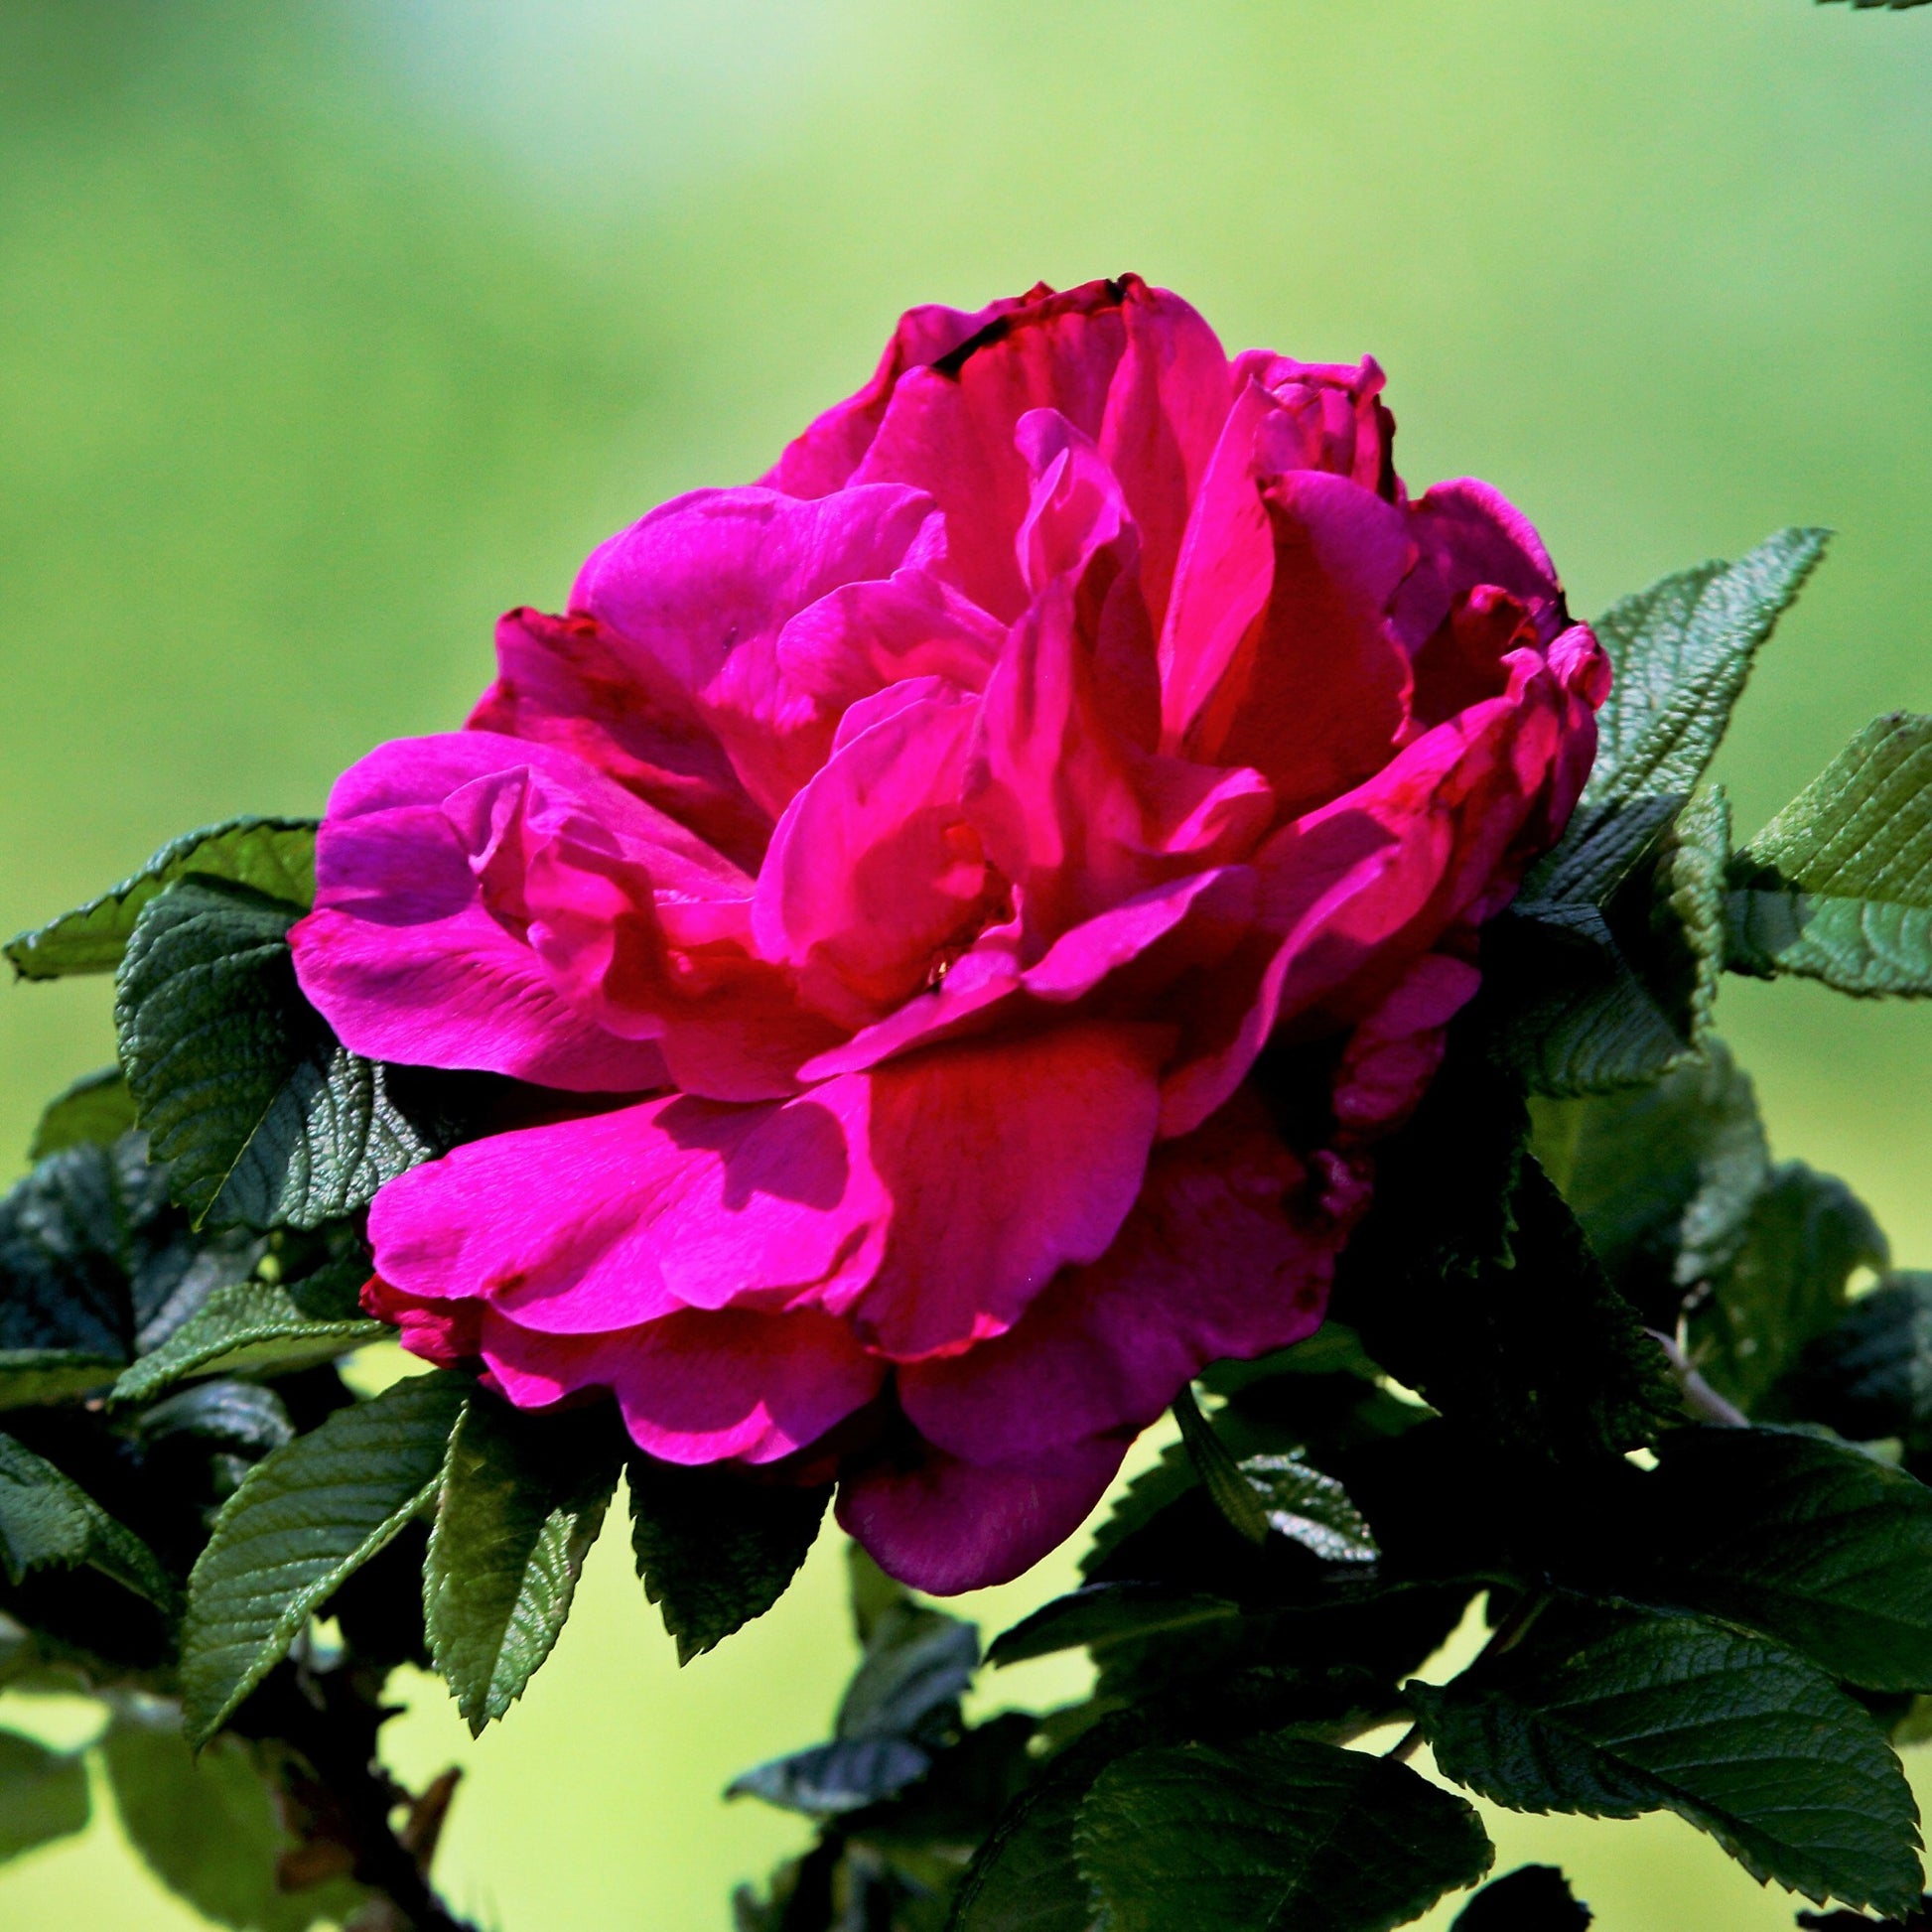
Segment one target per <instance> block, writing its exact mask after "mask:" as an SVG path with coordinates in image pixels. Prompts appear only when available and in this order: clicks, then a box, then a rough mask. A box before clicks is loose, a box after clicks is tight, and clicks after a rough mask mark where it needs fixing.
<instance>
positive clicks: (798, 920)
mask: <svg viewBox="0 0 1932 1932" xmlns="http://www.w3.org/2000/svg"><path fill="white" fill-rule="evenodd" d="M896 688H902V687H896ZM977 710H978V707H977V704H976V703H975V702H974V701H973V700H972V698H971V697H970V695H969V694H966V693H963V692H960V691H959V690H958V687H957V686H944V687H942V688H941V689H940V690H938V691H934V692H932V693H931V694H930V695H928V696H926V697H923V698H919V699H915V700H913V701H911V702H908V703H904V704H901V705H899V706H898V707H897V709H895V710H893V711H891V712H890V714H889V715H886V716H884V717H882V718H881V720H880V722H879V723H877V724H875V725H873V726H872V727H871V728H870V729H869V730H864V731H861V732H859V733H858V734H857V735H856V736H855V737H853V738H851V739H850V740H849V741H848V742H847V743H845V744H844V745H843V746H841V748H840V749H839V750H838V751H837V752H835V753H834V755H833V757H832V759H831V760H830V762H828V763H827V764H826V765H825V767H824V769H823V770H821V771H819V772H818V773H817V774H816V776H814V777H813V778H812V779H811V781H810V782H809V783H808V784H807V785H806V786H805V788H804V789H803V790H802V791H800V792H799V794H798V795H797V797H795V798H794V799H793V800H792V801H791V803H790V804H789V805H787V806H786V807H785V813H784V816H783V818H781V819H780V820H779V821H778V829H777V833H776V835H775V836H774V837H773V839H772V842H771V850H770V852H769V854H768V856H767V857H766V860H765V864H764V870H763V872H762V873H761V874H760V875H759V886H758V893H757V896H756V897H755V899H754V901H753V908H752V920H753V931H754V933H755V934H756V936H757V939H758V945H759V952H760V954H761V955H762V956H763V957H764V958H766V959H768V960H771V961H773V962H774V963H783V964H786V965H789V966H791V967H793V968H795V969H796V970H797V972H798V974H799V979H800V986H801V989H802V992H803V997H804V998H805V999H806V1000H807V1001H808V1002H809V1003H810V1004H811V1005H813V1006H815V1007H817V1008H819V1009H820V1010H821V1011H823V1012H825V1013H827V1014H829V1015H831V1016H832V1017H833V1018H835V1019H838V1020H840V1021H843V1022H845V1023H846V1024H848V1025H852V1026H863V1025H865V1024H867V1023H868V1022H871V1021H873V1020H876V1019H878V1018H879V1017H880V1016H881V1015H882V1014H883V1013H885V1012H887V1011H890V1010H891V1009H893V1008H894V1007H896V1006H897V1005H898V1004H899V1003H900V1002H902V1001H903V1000H906V999H908V998H909V997H910V996H911V995H913V994H914V993H917V992H918V991H920V990H921V989H922V988H923V987H925V986H926V985H927V984H929V983H930V982H931V980H932V979H933V977H934V975H935V973H936V972H938V971H939V970H940V969H942V968H943V967H945V966H949V965H950V964H951V957H952V954H951V953H949V950H948V949H949V948H951V949H955V951H957V950H964V948H965V947H967V946H969V945H970V944H971V943H972V941H973V940H974V939H975V938H976V937H977V935H978V932H979V929H980V927H981V926H982V925H984V924H985V923H986V920H987V917H988V915H989V913H990V912H991V911H992V910H993V909H994V908H993V903H992V902H993V900H994V899H996V898H1003V897H1004V895H1005V889H1004V886H1003V885H1002V884H1001V883H1000V882H999V881H997V880H995V879H993V878H992V877H991V875H990V874H989V871H988V868H987V864H986V858H985V853H984V850H983V849H982V847H981V844H980V839H979V835H978V833H977V832H975V831H974V830H973V828H972V827H971V826H970V825H969V824H968V823H967V822H966V818H965V813H964V811H963V809H962V808H961V805H960V785H961V780H962V778H963V776H964V773H965V768H966V757H967V750H968V747H969V745H970V743H971V739H972V734H973V728H974V724H975V721H976V715H977Z"/></svg>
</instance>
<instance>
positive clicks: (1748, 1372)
mask: <svg viewBox="0 0 1932 1932" xmlns="http://www.w3.org/2000/svg"><path fill="white" fill-rule="evenodd" d="M1888 1259H1889V1250H1888V1248H1887V1246H1886V1242H1885V1237H1884V1235H1883V1234H1882V1233H1881V1232H1880V1231H1879V1228H1878V1224H1877V1222H1876V1221H1874V1220H1873V1219H1872V1218H1871V1213H1870V1210H1869V1209H1868V1208H1867V1207H1866V1206H1865V1205H1864V1203H1863V1201H1862V1200H1860V1199H1859V1197H1858V1196H1857V1195H1856V1194H1855V1193H1853V1191H1852V1190H1851V1188H1849V1187H1848V1186H1846V1184H1845V1183H1844V1181H1842V1180H1837V1179H1834V1178H1833V1177H1832V1175H1830V1174H1822V1173H1814V1172H1813V1171H1812V1170H1811V1169H1810V1168H1808V1167H1806V1166H1805V1164H1804V1163H1803V1162H1802V1161H1790V1162H1786V1163H1785V1164H1784V1165H1783V1166H1782V1167H1779V1168H1777V1169H1775V1170H1774V1171H1773V1173H1772V1174H1771V1177H1770V1180H1769V1181H1768V1183H1767V1184H1766V1185H1765V1187H1764V1188H1763V1190H1762V1191H1761V1192H1760V1193H1759V1194H1758V1196H1757V1199H1756V1200H1755V1201H1754V1202H1753V1203H1752V1205H1751V1214H1750V1220H1749V1222H1748V1223H1747V1224H1746V1227H1745V1232H1744V1242H1743V1246H1742V1247H1741V1248H1740V1249H1739V1251H1738V1254H1737V1258H1736V1260H1735V1261H1734V1262H1733V1263H1732V1264H1731V1266H1730V1268H1729V1270H1728V1272H1727V1273H1726V1274H1725V1275H1724V1276H1723V1277H1722V1278H1721V1280H1720V1281H1719V1284H1718V1289H1717V1293H1716V1294H1715V1295H1714V1296H1713V1297H1712V1298H1711V1300H1710V1301H1709V1302H1707V1303H1706V1304H1705V1305H1704V1307H1703V1308H1702V1309H1701V1310H1700V1311H1698V1312H1697V1315H1696V1318H1695V1320H1694V1321H1693V1324H1692V1329H1691V1334H1692V1341H1693V1344H1694V1352H1695V1354H1696V1357H1697V1362H1698V1366H1699V1368H1700V1369H1701V1370H1702V1372H1703V1373H1704V1375H1705V1377H1706V1379H1707V1380H1709V1381H1710V1382H1711V1383H1712V1385H1713V1386H1714V1387H1716V1388H1718V1389H1720V1390H1722V1391H1723V1392H1724V1393H1725V1395H1727V1396H1729V1397H1730V1398H1731V1400H1732V1401H1734V1402H1736V1403H1738V1404H1740V1405H1741V1406H1742V1407H1743V1408H1744V1409H1746V1410H1750V1409H1753V1408H1755V1406H1756V1405H1757V1403H1758V1401H1759V1399H1760V1398H1761V1397H1762V1396H1764V1395H1765V1394H1766V1393H1767V1392H1768V1391H1769V1390H1770V1389H1772V1388H1773V1387H1774V1386H1775V1385H1776V1383H1777V1382H1778V1380H1779V1379H1780V1377H1782V1376H1783V1375H1784V1374H1785V1373H1786V1371H1787V1370H1789V1369H1790V1368H1792V1367H1793V1366H1794V1365H1795V1364H1796V1363H1797V1361H1798V1359H1799V1357H1800V1355H1801V1353H1802V1351H1803V1350H1804V1348H1805V1346H1806V1344H1807V1343H1809V1342H1810V1341H1812V1340H1813V1339H1814V1338H1815V1337H1816V1336H1818V1335H1821V1334H1823V1333H1824V1332H1825V1330H1826V1329H1828V1328H1830V1327H1832V1326H1834V1325H1835V1324H1836V1323H1837V1321H1838V1318H1839V1315H1840V1313H1841V1312H1842V1311H1843V1310H1844V1308H1845V1305H1846V1289H1847V1286H1848V1284H1849V1283H1850V1281H1851V1279H1852V1277H1853V1275H1855V1274H1856V1273H1857V1272H1858V1271H1859V1270H1860V1269H1861V1268H1871V1269H1874V1270H1881V1269H1883V1268H1884V1266H1885V1265H1886V1262H1887V1261H1888Z"/></svg>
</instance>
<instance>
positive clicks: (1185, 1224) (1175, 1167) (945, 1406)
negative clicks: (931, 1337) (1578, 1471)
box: [898, 1095, 1348, 1462]
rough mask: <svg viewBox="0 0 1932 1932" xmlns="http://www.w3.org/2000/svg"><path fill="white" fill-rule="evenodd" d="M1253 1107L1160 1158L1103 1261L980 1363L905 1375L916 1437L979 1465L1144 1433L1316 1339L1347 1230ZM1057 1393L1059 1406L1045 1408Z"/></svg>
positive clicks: (942, 1364) (1171, 1145) (1060, 1285)
mask: <svg viewBox="0 0 1932 1932" xmlns="http://www.w3.org/2000/svg"><path fill="white" fill-rule="evenodd" d="M1308 1180H1309V1176H1308V1173H1307V1171H1306V1169H1305V1168H1304V1167H1303V1164H1302V1163H1301V1162H1300V1161H1298V1160H1297V1159H1296V1157H1295V1156H1294V1155H1293V1154H1292V1153H1291V1152H1290V1151H1289V1150H1288V1149H1287V1148H1286V1147H1285V1146H1283V1144H1282V1142H1281V1140H1280V1137H1279V1136H1278V1135H1277V1134H1276V1133H1275V1132H1274V1130H1273V1129H1272V1128H1271V1127H1270V1126H1269V1124H1268V1121H1267V1118H1266V1115H1265V1113H1264V1111H1263V1109H1262V1108H1261V1106H1260V1104H1259V1103H1258V1102H1256V1101H1254V1100H1253V1099H1252V1098H1251V1097H1249V1096H1246V1095H1241V1096H1237V1097H1236V1099H1235V1100H1234V1101H1232V1102H1231V1103H1230V1104H1229V1105H1228V1106H1226V1107H1224V1108H1223V1109H1222V1110H1221V1112H1220V1113H1218V1114H1217V1115H1215V1117H1214V1118H1213V1119H1212V1120H1210V1121H1209V1122H1208V1123H1207V1125H1206V1126H1205V1127H1202V1128H1200V1129H1198V1130H1197V1131H1196V1132H1194V1133H1193V1134H1190V1135H1188V1136H1187V1138H1186V1139H1184V1140H1179V1141H1170V1142H1168V1143H1166V1144H1165V1145H1164V1146H1162V1147H1161V1148H1159V1149H1157V1150H1156V1153H1155V1156H1154V1159H1153V1161H1152V1162H1151V1163H1150V1164H1149V1168H1148V1177H1147V1185H1146V1187H1145V1189H1144V1190H1143V1192H1142V1195H1141V1198H1140V1200H1139V1201H1138V1202H1137V1203H1136V1205H1135V1208H1134V1211H1133V1213H1132V1214H1131V1215H1129V1216H1128V1219H1127V1222H1126V1224H1125V1225H1124V1226H1123V1227H1122V1229H1121V1231H1120V1233H1119V1235H1118V1236H1117V1237H1116V1238H1115V1241H1114V1243H1113V1245H1112V1247H1110V1248H1109V1249H1108V1250H1107V1252H1106V1254H1104V1255H1103V1256H1102V1257H1101V1258H1100V1260H1099V1261H1097V1262H1095V1263H1094V1264H1093V1265H1092V1266H1090V1267H1086V1268H1075V1269H1068V1270H1067V1271H1066V1273H1065V1274H1063V1275H1062V1276H1061V1277H1060V1278H1059V1280H1058V1281H1056V1282H1055V1283H1054V1284H1053V1286H1052V1287H1051V1288H1050V1289H1048V1290H1047V1292H1046V1293H1045V1294H1044V1295H1042V1296H1041V1297H1040V1298H1039V1300H1038V1301H1037V1302H1035V1305H1034V1306H1033V1308H1032V1309H1031V1310H1029V1311H1028V1312H1027V1314H1026V1315H1025V1316H1024V1317H1023V1318H1022V1320H1021V1321H1020V1322H1019V1324H1018V1325H1017V1326H1016V1327H1014V1328H1013V1329H1011V1330H1010V1331H1009V1332H1008V1333H1006V1334H1004V1335H1001V1336H999V1337H998V1338H997V1339H995V1340H992V1341H988V1342H983V1343H982V1344H981V1345H980V1346H979V1347H977V1348H975V1349H973V1350H972V1351H971V1353H969V1354H966V1355H961V1356H956V1357H953V1358H951V1359H949V1360H945V1361H935V1362H922V1363H919V1364H917V1365H916V1366H913V1367H909V1368H904V1369H901V1370H900V1371H899V1385H898V1386H899V1401H900V1403H901V1404H902V1405H903V1407H904V1410H905V1413H906V1415H907V1416H908V1417H909V1418H910V1420H911V1422H912V1424H913V1426H914V1427H915V1428H916V1429H917V1430H918V1431H919V1432H920V1434H921V1435H923V1436H924V1437H926V1438H927V1439H928V1440H929V1441H931V1442H933V1443H935V1444H937V1445H938V1446H939V1447H940V1448H941V1449H947V1450H950V1451H951V1452H953V1453H954V1454H958V1455H965V1456H969V1457H971V1458H972V1459H974V1460H975V1461H980V1462H1001V1461H1012V1460H1015V1459H1017V1458H1025V1457H1029V1456H1041V1455H1044V1454H1046V1453H1048V1452H1049V1451H1051V1450H1054V1449H1058V1448H1060V1447H1061V1446H1062V1445H1065V1444H1068V1443H1075V1442H1078V1441H1080V1440H1081V1439H1083V1438H1086V1437H1096V1436H1105V1435H1108V1434H1112V1433H1120V1432H1126V1433H1129V1434H1132V1433H1137V1432H1138V1431H1140V1430H1142V1429H1145V1428H1146V1427H1147V1425H1148V1424H1149V1423H1151V1422H1153V1421H1154V1420H1155V1419H1156V1418H1157V1417H1158V1416H1159V1415H1160V1414H1161V1413H1162V1411H1163V1410H1165V1409H1166V1408H1167V1406H1168V1405H1169V1403H1171V1402H1172V1401H1173V1398H1174V1393H1175V1391H1176V1390H1178V1389H1179V1388H1180V1386H1181V1385H1182V1384H1183V1383H1184V1382H1186V1381H1187V1380H1188V1379H1189V1377H1191V1376H1193V1375H1196V1374H1198V1373H1199V1372H1200V1370H1201V1369H1202V1368H1204V1367H1205V1366H1206V1365H1207V1364H1208V1363H1209V1362H1214V1361H1220V1360H1222V1359H1223V1358H1225V1357H1228V1356H1235V1357H1248V1356H1254V1355H1263V1354H1266V1353H1268V1351H1269V1350H1271V1349H1275V1348H1283V1347H1286V1346H1287V1345H1288V1344H1289V1343H1291V1342H1295V1341H1300V1340H1301V1339H1302V1338H1303V1337H1304V1336H1305V1335H1309V1334H1311V1333H1312V1332H1313V1331H1314V1329H1315V1328H1316V1327H1317V1326H1318V1325H1319V1323H1320V1320H1321V1314H1322V1310H1323V1308H1324V1306H1325V1304H1326V1301H1327V1293H1328V1283H1329V1279H1330V1277H1331V1275H1332V1273H1333V1269H1334V1257H1335V1253H1336V1251H1337V1250H1338V1249H1339V1247H1340V1246H1341V1243H1342V1240H1343V1238H1344V1236H1345V1235H1346V1233H1347V1228H1348V1224H1347V1221H1346V1219H1345V1218H1341V1217H1338V1216H1336V1215H1334V1214H1332V1213H1327V1212H1324V1211H1322V1209H1321V1208H1320V1206H1318V1205H1311V1203H1310V1202H1309V1201H1308V1200H1307V1198H1306V1195H1307V1193H1308V1192H1309V1186H1308ZM1049 1392H1050V1393H1049Z"/></svg>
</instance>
